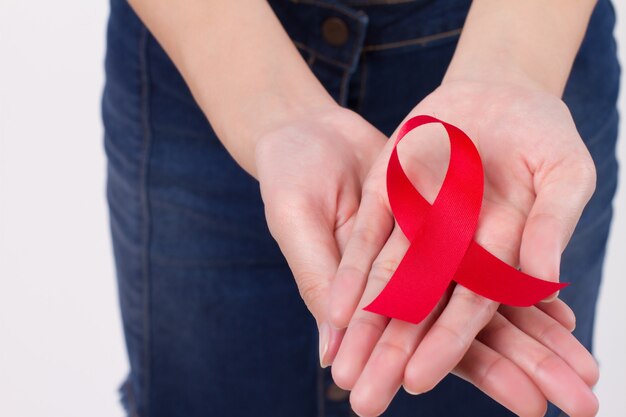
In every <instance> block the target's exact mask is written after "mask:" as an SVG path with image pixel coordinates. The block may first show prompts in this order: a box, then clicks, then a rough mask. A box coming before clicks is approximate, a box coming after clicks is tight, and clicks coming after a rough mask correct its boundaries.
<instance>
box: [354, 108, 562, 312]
mask: <svg viewBox="0 0 626 417" xmlns="http://www.w3.org/2000/svg"><path fill="white" fill-rule="evenodd" d="M428 123H441V124H442V125H443V126H444V128H445V129H446V132H447V134H448V138H449V140H450V163H449V165H448V171H447V172H446V176H445V179H444V181H443V184H442V185H441V189H440V190H439V194H438V195H437V198H436V199H435V201H434V202H433V204H432V206H431V205H430V204H429V203H428V201H426V199H424V197H423V196H422V195H421V194H420V193H419V191H418V190H417V189H415V187H414V186H413V184H411V181H410V180H409V178H408V177H407V176H406V173H405V172H404V170H403V169H402V165H401V164H400V160H399V158H398V149H397V146H398V143H399V142H400V141H401V140H402V138H403V137H404V136H405V135H406V134H407V133H409V132H410V131H411V130H413V129H415V128H416V127H418V126H422V125H424V124H428ZM483 189H484V175H483V167H482V163H481V161H480V155H479V154H478V150H477V149H476V147H475V146H474V143H473V142H472V141H471V139H470V138H469V137H468V136H467V135H466V134H465V133H464V132H463V131H462V130H460V129H459V128H457V127H456V126H453V125H451V124H449V123H446V122H443V121H441V120H438V119H436V118H434V117H431V116H416V117H413V118H411V119H409V120H408V121H407V122H406V123H404V125H402V127H401V128H400V131H399V133H398V137H397V139H396V142H395V144H394V147H393V151H392V152H391V157H390V158H389V165H388V167H387V195H388V196H389V204H390V205H391V210H392V212H393V215H394V217H395V218H396V221H397V222H398V225H399V226H400V228H401V229H402V232H403V233H404V234H405V236H406V237H407V238H408V239H409V241H410V242H411V244H410V246H409V248H408V250H407V252H406V254H405V255H404V257H403V258H402V261H401V262H400V264H399V265H398V268H397V269H396V271H395V272H394V274H393V276H392V277H391V279H390V280H389V282H388V283H387V285H386V286H385V288H384V289H383V291H382V292H381V293H380V294H379V295H378V297H376V299H374V301H372V303H371V304H369V305H368V306H367V307H365V310H368V311H371V312H374V313H378V314H382V315H385V316H388V317H393V318H397V319H400V320H404V321H408V322H411V323H419V322H421V321H422V320H423V319H424V318H425V317H426V316H427V315H428V314H429V313H430V312H431V311H432V309H433V308H434V307H435V305H436V304H437V302H438V301H439V300H440V299H441V297H442V296H443V294H444V293H445V291H446V288H447V287H448V285H449V284H450V282H451V281H453V280H454V281H456V282H457V283H459V284H461V285H463V286H464V287H466V288H468V289H470V290H472V291H474V292H475V293H477V294H480V295H482V296H484V297H487V298H489V299H491V300H494V301H497V302H499V303H503V304H508V305H512V306H530V305H533V304H535V303H537V302H539V301H541V300H542V299H544V298H546V297H547V296H549V295H550V294H553V293H554V292H556V291H558V290H559V289H561V288H563V287H565V286H567V284H564V283H558V282H550V281H544V280H542V279H539V278H535V277H532V276H530V275H527V274H524V273H523V272H520V271H518V270H517V269H515V268H513V267H511V266H510V265H507V264H506V263H504V262H503V261H501V260H500V259H498V258H496V257H495V256H493V255H492V254H491V253H489V252H488V251H487V250H486V249H484V248H483V247H482V246H480V245H479V244H478V243H476V242H475V241H474V240H473V236H474V233H475V232H476V227H477V225H478V215H479V213H480V207H481V204H482V199H483Z"/></svg>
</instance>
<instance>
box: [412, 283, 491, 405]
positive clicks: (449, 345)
mask: <svg viewBox="0 0 626 417" xmlns="http://www.w3.org/2000/svg"><path fill="white" fill-rule="evenodd" d="M497 309H498V304H497V303H496V302H494V301H491V300H489V299H487V298H484V297H482V296H480V295H478V294H476V293H474V292H472V291H470V290H468V289H467V288H465V287H463V286H461V285H457V286H456V287H455V288H454V291H453V292H452V296H451V297H450V301H449V302H448V305H447V306H446V308H445V309H444V310H443V313H441V316H439V318H438V319H437V320H436V321H435V323H434V324H433V325H432V327H431V328H430V330H429V331H428V334H426V336H425V337H424V340H422V342H421V343H420V344H419V346H418V347H417V349H416V350H415V353H414V354H413V356H412V357H411V359H410V360H409V363H408V364H407V367H406V371H405V373H404V386H405V387H406V389H407V391H409V392H414V393H423V392H426V391H429V390H431V389H432V388H434V387H435V386H436V385H437V384H438V383H439V381H441V380H442V379H443V378H444V377H445V376H446V375H447V374H448V373H450V372H451V371H452V369H454V367H455V366H456V365H457V364H458V363H459V361H460V360H461V359H462V358H463V356H464V355H465V353H466V352H467V350H468V349H469V347H470V345H471V343H472V340H474V338H475V337H476V335H477V334H478V332H479V331H480V330H481V329H482V328H483V327H484V326H485V325H486V324H487V323H488V322H489V320H491V318H492V316H493V314H494V313H495V312H496V310H497Z"/></svg>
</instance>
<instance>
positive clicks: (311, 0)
mask: <svg viewBox="0 0 626 417" xmlns="http://www.w3.org/2000/svg"><path fill="white" fill-rule="evenodd" d="M289 1H291V2H292V3H301V4H309V5H311V6H317V7H321V8H325V9H330V10H334V11H336V12H339V13H341V14H344V15H346V16H349V17H352V18H354V19H358V18H359V17H360V16H361V15H362V14H363V12H361V11H352V10H350V9H348V8H343V7H340V6H338V5H336V4H332V3H324V2H321V1H318V0H289Z"/></svg>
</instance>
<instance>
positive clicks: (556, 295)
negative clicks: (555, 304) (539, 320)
mask: <svg viewBox="0 0 626 417" xmlns="http://www.w3.org/2000/svg"><path fill="white" fill-rule="evenodd" d="M560 292H561V291H557V292H555V293H554V294H552V295H551V296H549V297H546V298H544V299H543V300H541V302H542V303H551V302H552V301H554V300H556V299H557V298H558V297H559V293H560Z"/></svg>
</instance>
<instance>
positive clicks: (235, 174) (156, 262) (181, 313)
mask: <svg viewBox="0 0 626 417" xmlns="http://www.w3.org/2000/svg"><path fill="white" fill-rule="evenodd" d="M469 3H470V2H469V0H344V1H342V2H339V1H336V0H299V1H297V0H275V1H273V2H272V3H271V5H272V7H273V8H274V10H275V11H276V14H277V15H278V16H279V18H280V20H281V21H282V22H283V24H284V26H285V28H286V29H287V31H288V32H289V34H290V36H291V37H292V39H293V40H294V42H295V44H296V46H297V47H298V49H299V50H300V52H301V53H302V55H303V57H304V59H305V60H306V61H307V62H308V63H309V65H310V67H311V69H312V71H313V72H314V73H315V74H316V76H317V77H318V78H319V79H320V80H321V82H322V83H323V84H324V86H325V87H326V88H327V89H328V91H329V92H330V93H331V94H332V95H333V97H334V98H335V99H336V100H337V101H338V102H339V103H340V104H341V105H344V106H347V107H350V108H352V109H354V110H356V111H357V112H359V113H360V114H361V115H363V116H364V117H365V119H367V120H369V121H370V122H371V123H373V124H374V125H375V126H376V127H378V128H379V129H380V130H382V131H383V132H385V133H386V134H390V133H391V132H392V131H393V129H394V128H395V127H396V126H397V124H398V123H399V122H400V121H401V119H402V118H403V117H404V116H405V115H406V113H407V112H408V111H409V110H410V109H411V108H412V107H413V106H414V105H415V104H416V103H417V102H419V101H420V100H421V99H422V98H423V97H424V96H425V95H427V94H428V93H430V92H431V91H432V90H433V89H434V88H436V87H437V85H438V84H439V83H440V81H441V79H442V77H443V74H444V72H445V70H446V67H447V65H448V63H449V61H450V58H451V56H452V54H453V52H454V48H455V46H456V42H457V40H458V35H459V32H460V29H461V28H462V26H463V22H464V19H465V16H466V14H467V10H468V7H469ZM329 17H336V18H339V19H341V21H343V22H344V23H345V25H346V27H347V30H348V38H347V40H346V42H345V43H344V44H342V45H340V46H333V45H332V44H330V43H328V42H327V41H326V39H325V38H324V35H323V32H322V30H321V26H322V25H323V22H324V21H326V19H327V18H329ZM614 19H615V16H614V12H613V9H612V6H611V4H610V3H609V2H608V1H606V0H600V2H599V3H598V5H597V8H596V11H595V13H594V15H593V18H592V20H591V23H590V26H589V30H588V33H587V36H586V38H585V40H584V43H583V45H582V48H581V50H580V53H579V55H578V57H577V59H576V62H575V64H574V68H573V71H572V75H571V78H570V80H569V83H568V85H567V89H566V92H565V96H564V99H565V101H566V103H567V104H568V105H569V108H570V109H571V111H572V113H573V115H574V119H575V121H576V124H577V126H578V129H579V131H580V132H581V134H582V136H583V138H584V140H585V142H586V144H587V146H588V147H589V149H590V151H591V153H592V155H593V158H594V161H595V163H596V166H597V171H598V187H597V191H596V192H595V194H594V196H593V198H592V200H591V202H590V203H589V205H588V206H587V208H586V209H585V212H584V213H583V216H582V219H581V221H580V224H579V225H578V228H577V229H576V232H575V234H574V236H573V238H572V240H571V243H570V245H569V246H568V248H567V250H566V252H565V255H564V257H563V265H562V276H563V280H565V281H569V282H572V284H573V285H571V286H570V287H568V288H567V289H565V290H564V291H563V292H562V297H563V298H564V299H565V301H567V302H568V303H569V304H570V305H571V306H572V307H573V309H574V310H575V312H576V314H577V316H578V326H577V328H576V330H575V332H574V333H575V335H576V336H577V337H578V338H579V339H580V340H581V341H582V342H583V343H584V344H585V345H586V346H587V347H588V348H591V344H592V331H593V321H594V311H595V303H596V298H597V294H598V287H599V285H600V281H601V275H602V263H603V260H604V254H605V247H606V241H607V234H608V231H609V226H610V223H611V214H612V211H611V200H612V198H613V195H614V193H615V187H616V178H617V162H616V159H615V143H616V137H617V124H618V116H617V111H616V97H617V90H618V82H619V65H618V62H617V59H616V48H615V42H614V39H613V35H612V31H613V26H614ZM106 78H107V81H106V87H105V91H104V96H103V104H102V106H103V119H104V125H105V148H106V153H107V156H108V183H107V194H108V201H109V205H110V221H111V230H112V236H113V245H114V254H115V260H116V267H117V276H118V287H119V298H120V305H121V311H122V318H123V322H124V331H125V338H126V344H127V348H128V356H129V360H130V373H129V376H128V378H127V380H126V382H125V383H124V384H123V386H122V396H123V402H124V404H125V406H126V408H127V410H128V414H129V415H130V416H142V417H148V416H149V417H160V416H164V417H177V416H185V417H194V416H218V417H230V416H233V417H238V416H272V417H282V416H285V417H313V416H327V417H341V416H349V415H350V413H351V411H350V408H349V404H348V401H347V396H346V395H345V393H343V392H341V391H339V390H337V389H336V387H335V386H334V385H333V384H332V381H331V378H330V373H329V371H328V370H322V369H321V368H319V365H318V359H317V329H316V327H315V324H314V322H313V320H312V318H311V317H310V315H309V313H308V312H307V310H306V308H305V306H304V304H303V303H302V301H301V299H300V297H299V295H298V291H297V288H296V286H295V284H294V281H293V278H292V276H291V274H290V271H289V269H288V267H287V265H286V263H285V260H284V258H283V257H282V255H281V253H280V251H279V250H278V247H277V245H276V244H275V242H274V241H273V239H272V238H271V236H270V234H269V232H268V229H267V226H266V224H265V220H264V215H263V204H262V201H261V197H260V193H259V188H258V184H257V183H256V182H255V180H254V179H252V178H251V177H249V176H248V175H247V174H246V173H245V172H244V171H242V170H241V169H240V168H239V167H238V166H237V165H236V163H235V162H234V161H233V160H232V159H231V157H230V156H229V155H228V153H227V152H226V151H225V149H224V148H223V147H222V145H221V144H220V142H219V141H218V139H217V138H216V136H215V134H214V133H213V131H212V130H211V127H210V125H209V123H208V122H207V120H206V118H205V116H204V115H203V114H202V112H201V111H200V109H199V108H198V106H197V105H196V103H195V101H194V100H193V98H192V96H191V94H190V92H189V90H188V88H187V87H186V85H185V83H184V82H183V79H182V78H181V76H180V74H179V73H178V72H177V70H176V69H175V67H174V65H173V64H172V62H171V61H170V60H169V59H168V57H167V56H166V54H165V53H164V51H163V50H162V49H161V47H160V46H159V44H158V43H157V42H156V40H155V39H154V37H153V36H152V35H151V34H150V33H149V32H148V30H147V29H146V28H145V27H144V26H143V25H142V23H141V22H140V21H139V19H138V18H137V16H136V15H135V14H134V13H133V12H132V10H131V9H130V8H129V6H128V5H127V4H126V2H125V1H124V0H111V15H110V20H109V27H108V47H107V56H106ZM558 414H559V411H558V410H556V409H555V408H554V407H551V409H550V411H549V413H548V415H550V416H556V415H558ZM385 415H387V416H394V417H400V416H429V417H438V416H446V417H448V416H508V415H511V414H510V413H509V412H508V411H506V410H505V409H503V408H502V407H501V406H499V405H498V404H496V403H495V402H494V401H492V400H491V399H489V398H488V397H486V396H485V395H483V394H482V393H480V392H479V391H478V390H477V389H475V388H474V387H473V386H471V385H470V384H468V383H466V382H464V381H461V380H460V379H458V378H456V377H454V376H449V377H447V378H446V379H445V380H444V381H443V382H442V383H441V384H440V385H439V386H438V387H437V388H436V389H434V390H433V391H432V392H430V393H428V394H425V395H421V396H418V397H412V396H409V395H407V394H405V393H404V392H403V391H401V392H400V393H399V394H398V395H397V397H396V399H395V400H394V401H393V402H392V404H391V405H390V407H389V410H388V412H387V413H386V414H385Z"/></svg>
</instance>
